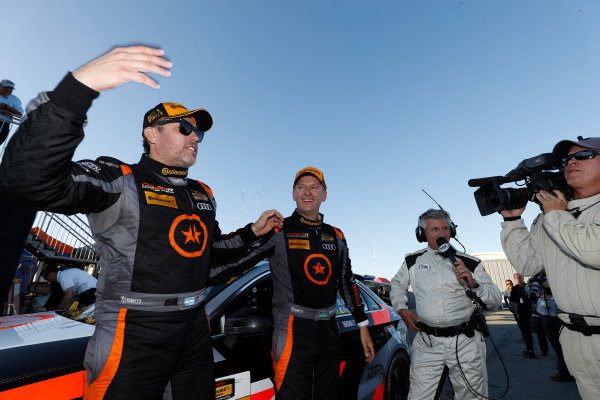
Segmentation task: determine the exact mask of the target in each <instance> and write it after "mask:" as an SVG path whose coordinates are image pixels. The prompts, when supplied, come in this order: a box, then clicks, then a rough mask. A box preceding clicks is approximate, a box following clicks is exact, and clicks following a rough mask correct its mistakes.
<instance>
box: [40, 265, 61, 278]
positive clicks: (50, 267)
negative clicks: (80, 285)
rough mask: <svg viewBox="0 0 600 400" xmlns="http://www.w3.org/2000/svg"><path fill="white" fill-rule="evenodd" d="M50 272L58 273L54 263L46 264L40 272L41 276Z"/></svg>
mask: <svg viewBox="0 0 600 400" xmlns="http://www.w3.org/2000/svg"><path fill="white" fill-rule="evenodd" d="M51 272H55V273H58V268H56V265H46V267H44V269H43V270H42V274H41V275H42V276H43V277H46V276H48V274H50V273H51Z"/></svg>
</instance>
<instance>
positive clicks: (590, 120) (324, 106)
mask: <svg viewBox="0 0 600 400" xmlns="http://www.w3.org/2000/svg"><path fill="white" fill-rule="evenodd" d="M2 14H3V27H4V29H3V32H4V35H7V36H10V40H8V41H7V42H5V43H10V44H9V45H5V50H4V55H3V57H2V63H1V65H2V67H1V68H0V71H1V72H0V75H1V77H0V78H1V79H4V78H9V79H12V80H13V81H14V82H15V83H16V91H15V92H14V94H15V95H17V96H19V97H20V98H21V100H22V101H23V103H27V102H28V101H29V100H30V99H31V98H32V97H34V96H35V95H36V94H37V93H38V92H39V91H42V90H50V89H52V88H53V87H54V86H55V85H56V83H57V82H58V81H59V80H60V79H61V78H62V76H63V75H64V74H65V73H66V71H69V70H74V69H76V68H77V67H78V66H80V65H82V64H84V63H85V62H87V61H89V60H91V59H93V58H95V57H96V56H99V55H101V54H103V53H104V52H106V51H108V50H110V49H111V48H112V47H114V46H116V45H128V44H147V45H152V46H156V47H161V48H163V49H165V51H166V54H167V57H168V58H169V59H170V60H171V61H173V64H174V66H173V68H172V69H171V71H172V77H170V78H162V77H159V78H157V79H158V81H159V83H160V84H161V89H159V90H158V91H155V90H153V89H150V88H147V87H145V86H141V85H138V84H133V83H131V84H127V85H125V86H123V87H121V88H118V89H116V90H113V91H111V92H106V93H103V94H102V95H101V96H100V98H99V99H97V100H96V101H95V103H94V105H93V107H92V109H91V110H90V112H89V113H88V118H89V124H88V126H87V128H86V138H85V140H84V141H83V143H82V144H81V145H80V146H79V148H78V150H77V152H76V154H75V158H76V159H84V158H92V159H94V158H96V157H98V156H100V155H110V156H114V157H116V158H119V159H121V160H122V161H124V162H130V163H133V162H136V161H137V160H138V159H139V157H140V154H141V150H142V147H141V125H142V116H143V114H144V113H145V112H146V111H147V110H148V109H149V108H151V107H152V106H154V105H155V104H157V103H159V102H161V101H175V102H180V103H182V104H184V105H186V106H187V107H188V108H198V107H203V108H206V109H207V110H208V111H209V112H210V113H211V114H212V116H213V118H214V121H215V123H214V126H213V129H212V130H211V131H210V132H209V133H207V134H206V136H205V139H204V141H203V143H202V144H201V146H200V148H199V154H198V162H197V164H196V165H195V166H194V167H192V168H191V171H190V175H191V176H192V177H194V178H197V179H200V180H202V181H204V182H205V183H207V184H208V185H210V186H211V187H212V189H213V190H214V193H215V196H216V199H217V202H218V209H217V218H218V219H219V221H220V224H221V228H222V229H223V230H224V231H229V230H233V229H235V228H237V226H238V219H239V216H240V198H241V194H242V191H245V196H244V203H243V208H242V223H245V222H250V221H251V220H253V219H254V218H255V213H256V200H257V196H256V194H257V191H258V190H260V202H259V209H260V210H264V209H268V208H277V209H279V210H280V211H281V212H282V213H283V214H284V215H289V214H290V213H291V212H292V211H293V209H294V203H293V201H292V197H291V189H292V180H293V177H294V174H295V173H296V171H298V170H299V169H301V168H303V167H305V166H309V165H311V166H315V167H317V168H320V169H321V170H323V171H324V173H325V179H326V181H327V185H328V189H329V190H328V197H327V201H326V202H325V203H324V204H323V206H322V208H321V211H322V212H323V213H324V214H325V220H326V221H327V222H329V223H331V224H333V225H335V226H337V227H339V228H341V229H342V231H343V232H344V233H345V235H346V237H347V240H348V244H349V246H350V255H351V258H352V260H353V268H354V270H355V272H358V273H363V274H364V273H369V274H374V275H378V276H384V277H387V278H391V277H392V276H393V275H394V274H395V272H396V271H397V269H398V268H399V266H400V264H401V263H402V260H403V257H404V255H405V254H406V253H408V252H411V251H415V250H417V249H419V248H421V247H423V246H422V244H420V243H417V241H416V239H415V236H414V228H415V226H416V222H417V217H418V215H419V214H420V213H422V212H423V211H425V210H426V209H428V208H430V207H435V204H434V203H433V202H432V201H431V200H430V199H429V198H428V197H427V196H425V195H424V194H423V193H422V192H421V189H422V188H423V189H425V190H427V191H428V192H429V193H430V194H432V195H433V196H434V197H435V198H436V199H437V200H438V202H440V203H441V204H442V206H443V207H444V208H445V209H447V210H448V211H450V213H451V214H452V217H453V220H454V222H455V223H456V224H457V225H458V232H459V238H460V240H461V242H462V243H464V245H465V246H466V248H467V251H468V252H470V253H474V252H482V251H500V250H501V246H500V240H499V231H500V221H501V217H500V216H498V215H492V216H488V217H481V216H480V215H479V212H478V210H477V207H476V205H475V201H474V199H473V189H472V188H469V187H468V186H467V180H468V179H470V178H475V177H482V176H491V175H503V174H505V173H507V172H508V171H509V170H511V169H512V168H514V167H515V166H516V165H517V164H518V163H519V162H520V161H521V160H523V159H525V158H529V157H532V156H535V155H537V154H540V153H543V152H549V151H551V149H552V147H553V146H554V144H555V143H556V142H558V141H559V140H561V139H565V138H570V139H574V138H575V137H576V136H577V135H583V136H586V137H587V136H597V135H598V129H599V127H600V112H599V102H598V93H599V90H598V89H599V86H600V57H599V54H600V52H599V50H598V43H599V40H598V39H599V31H600V25H599V24H598V20H599V17H600V3H598V2H594V1H552V0H532V1H526V2H525V1H519V0H507V1H499V0H494V1H493V0H485V1H483V0H480V1H474V0H471V1H469V0H463V1H433V0H430V1H425V0H421V1H399V0H397V1H384V0H378V1H354V0H348V1H339V0H338V1H327V0H322V1H314V0H312V1H311V0H304V1H291V0H290V1H261V0H253V1H242V0H237V1H172V2H164V1H160V2H159V1H143V2H142V1H128V2H125V1H113V0H108V1H103V2H93V3H92V2H81V1H64V0H63V1H60V0H59V1H52V2H49V1H43V0H35V1H17V0H2ZM5 37H6V36H5ZM537 211H538V208H537V206H536V205H534V204H532V203H530V205H529V206H528V210H527V211H526V214H525V216H526V220H527V223H528V224H529V223H530V222H531V221H532V219H533V217H534V216H535V214H536V213H537ZM455 244H456V243H455ZM457 247H458V248H459V249H460V246H457ZM374 256H376V257H374Z"/></svg>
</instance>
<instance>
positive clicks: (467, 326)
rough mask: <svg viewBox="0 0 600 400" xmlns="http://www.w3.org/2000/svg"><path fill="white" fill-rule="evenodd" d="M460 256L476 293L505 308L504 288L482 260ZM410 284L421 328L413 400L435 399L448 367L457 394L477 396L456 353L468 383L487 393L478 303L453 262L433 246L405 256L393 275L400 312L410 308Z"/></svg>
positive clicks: (413, 371) (414, 350)
mask: <svg viewBox="0 0 600 400" xmlns="http://www.w3.org/2000/svg"><path fill="white" fill-rule="evenodd" d="M456 257H457V258H458V259H460V260H462V261H463V262H464V264H465V266H466V267H467V268H468V269H469V270H470V271H471V273H472V274H473V279H474V280H475V282H476V283H477V284H478V287H476V288H474V289H472V290H473V293H474V294H475V295H476V296H477V297H479V298H480V299H481V301H482V302H483V303H484V304H485V305H486V306H487V308H488V309H491V310H494V309H496V308H497V307H498V306H500V303H501V301H502V299H501V294H500V290H499V289H498V288H497V287H496V285H495V284H494V283H493V282H492V279H491V278H490V276H489V275H488V274H487V272H485V270H484V268H483V265H482V264H481V262H480V261H479V260H478V259H477V258H474V257H471V256H469V255H467V254H465V253H461V252H457V254H456ZM409 285H410V286H411V287H412V289H413V292H414V294H415V301H416V307H417V316H418V317H419V319H420V320H421V323H422V326H421V331H420V332H418V333H417V335H416V336H415V339H414V342H413V346H412V354H411V355H412V357H411V365H410V389H409V394H408V398H409V399H412V400H415V399H423V400H425V399H432V398H433V397H434V395H435V391H436V388H437V386H438V382H439V381H440V377H441V375H442V371H443V369H444V366H447V367H448V369H449V375H450V379H451V381H452V386H453V388H454V391H455V393H456V397H457V398H459V399H470V398H478V397H476V396H475V395H474V394H472V393H471V392H470V391H469V389H468V387H467V384H466V383H465V381H464V379H463V377H462V375H461V373H460V371H459V365H458V363H457V360H456V358H457V354H458V362H460V367H462V370H463V371H464V374H465V377H466V379H467V381H468V382H469V385H471V387H473V388H474V389H475V391H477V392H478V393H480V394H482V395H484V396H487V393H488V382H487V369H486V364H485V342H484V340H483V337H482V334H481V332H480V331H479V330H477V327H476V323H475V321H473V318H472V317H473V311H474V306H473V304H472V302H471V299H470V298H469V297H468V296H467V294H466V288H465V286H464V285H463V284H462V283H461V282H459V281H458V279H457V277H456V273H455V272H454V270H453V269H452V262H451V261H450V260H449V259H447V258H445V257H442V256H441V255H440V254H438V252H437V251H436V250H433V249H432V248H431V247H429V246H428V247H427V248H426V249H423V250H420V251H417V252H415V253H410V254H408V255H406V257H405V260H404V263H403V264H402V266H401V267H400V270H399V271H398V273H397V274H396V276H394V278H393V279H392V288H391V293H390V296H391V300H392V304H393V306H394V309H395V310H396V311H397V312H399V311H400V310H403V309H407V308H408V306H407V295H406V291H407V290H408V287H409Z"/></svg>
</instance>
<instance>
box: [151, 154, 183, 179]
mask: <svg viewBox="0 0 600 400" xmlns="http://www.w3.org/2000/svg"><path fill="white" fill-rule="evenodd" d="M140 165H141V166H142V167H144V168H146V169H149V170H150V171H152V172H154V173H155V174H156V175H158V176H161V177H164V178H167V179H173V178H176V179H183V180H186V179H187V173H188V169H187V168H181V167H171V166H169V165H166V164H163V163H160V162H158V161H156V160H153V159H152V158H150V157H148V155H147V154H142V159H141V160H140Z"/></svg>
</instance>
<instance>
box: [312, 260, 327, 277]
mask: <svg viewBox="0 0 600 400" xmlns="http://www.w3.org/2000/svg"><path fill="white" fill-rule="evenodd" d="M313 268H314V269H315V274H323V275H325V267H324V266H322V265H321V263H320V262H318V261H317V265H315V266H313Z"/></svg>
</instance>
